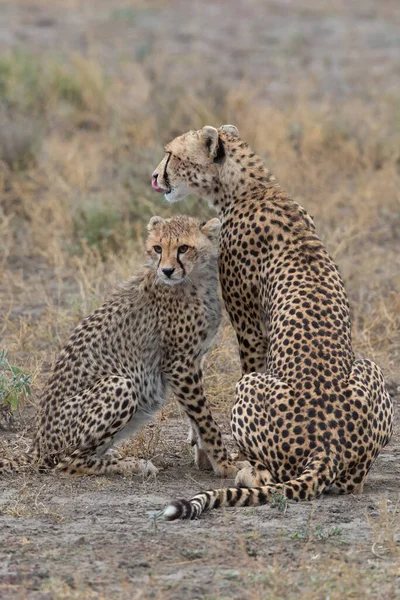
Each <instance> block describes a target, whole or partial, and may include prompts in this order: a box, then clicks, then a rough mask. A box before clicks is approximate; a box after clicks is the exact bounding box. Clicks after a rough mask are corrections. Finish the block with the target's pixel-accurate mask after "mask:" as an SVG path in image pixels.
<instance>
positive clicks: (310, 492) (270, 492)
mask: <svg viewBox="0 0 400 600" xmlns="http://www.w3.org/2000/svg"><path fill="white" fill-rule="evenodd" d="M328 461H329V459H328V460H327V459H326V458H325V460H324V459H322V460H318V461H316V462H313V464H310V465H309V466H307V467H306V468H305V469H304V471H303V473H302V474H301V475H299V476H298V477H297V478H296V479H292V480H290V481H287V482H285V483H270V484H267V485H263V486H260V487H237V488H235V487H233V488H222V489H216V490H209V491H207V492H201V493H199V494H196V496H193V498H191V499H190V500H185V499H180V500H174V501H173V502H171V503H170V504H169V505H168V506H167V507H166V508H165V509H164V510H162V511H160V512H158V513H157V515H156V518H158V519H164V520H165V521H175V520H177V519H186V520H189V519H197V518H198V517H200V515H202V513H204V512H206V511H209V510H212V509H213V508H223V507H242V506H261V505H263V504H268V503H272V504H274V505H275V506H279V505H281V502H282V501H283V503H285V502H286V500H295V501H296V502H297V501H299V500H314V499H315V498H318V496H320V495H321V494H322V492H323V491H324V489H325V488H326V487H327V485H328V484H329V483H330V482H331V481H332V480H333V477H332V473H331V472H330V469H329V468H328V464H327V462H328Z"/></svg>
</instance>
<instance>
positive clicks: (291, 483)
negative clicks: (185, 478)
mask: <svg viewBox="0 0 400 600" xmlns="http://www.w3.org/2000/svg"><path fill="white" fill-rule="evenodd" d="M165 151H166V157H167V158H164V159H163V161H161V163H160V165H159V166H158V167H157V169H156V170H155V172H154V174H153V188H154V189H156V190H157V191H162V192H164V193H165V197H166V199H167V200H170V201H175V200H180V199H182V198H183V197H184V196H185V195H186V194H187V193H189V192H195V193H197V194H198V195H200V196H201V197H204V198H206V199H208V201H209V202H210V204H211V205H212V206H214V207H215V208H216V210H217V211H218V215H219V218H220V220H221V222H222V228H221V235H220V257H219V274H220V282H221V286H222V293H223V298H224V301H225V306H226V308H227V310H228V313H229V316H230V319H231V322H232V324H233V326H234V328H235V331H236V335H237V339H238V343H239V351H240V358H241V365H242V371H243V377H242V379H241V380H240V381H239V383H238V385H237V388H236V401H235V404H234V407H233V410H232V417H231V426H232V433H233V436H234V438H235V440H236V442H237V444H238V446H239V448H240V450H241V452H242V453H243V455H244V456H245V458H247V460H248V461H249V462H250V465H251V466H248V467H246V468H244V469H242V470H241V471H240V472H239V473H238V476H237V478H236V485H237V486H238V487H237V488H231V489H221V490H213V491H209V492H204V493H201V494H198V495H197V496H195V497H194V498H192V499H191V500H190V501H186V500H179V501H176V502H174V503H173V504H171V505H170V506H169V507H168V508H167V509H166V510H165V511H164V512H163V516H164V518H166V519H170V520H172V519H177V518H189V519H191V518H195V517H197V516H199V515H200V514H201V513H202V512H203V511H204V510H207V509H210V508H217V507H219V506H247V505H253V506H254V505H258V504H264V503H266V502H268V501H270V499H271V495H273V494H276V493H278V494H282V495H283V496H285V497H286V498H288V499H293V500H306V499H307V500H311V499H313V498H316V497H317V496H319V495H320V494H321V493H322V492H323V491H324V490H326V489H329V488H331V487H332V486H335V487H336V488H338V490H339V491H340V492H341V493H358V492H361V490H362V488H363V485H364V481H365V478H366V476H367V473H368V471H369V470H370V468H371V466H372V464H373V462H374V460H375V458H376V456H377V454H378V452H379V451H380V450H381V448H383V447H384V446H385V445H386V444H387V442H388V441H389V439H390V436H391V433H392V420H393V407H392V401H391V399H390V397H389V395H388V393H387V391H386V389H385V384H384V380H383V376H382V372H381V370H380V368H379V367H378V366H377V365H376V364H374V363H373V362H371V361H369V360H355V356H354V353H353V349H352V343H351V323H350V314H349V305H348V301H347V296H346V292H345V288H344V285H343V281H342V279H341V276H340V274H339V271H338V269H337V267H336V265H335V263H334V262H333V260H332V258H331V257H330V256H329V254H328V252H327V251H326V249H325V248H324V246H323V244H322V242H321V241H320V239H319V237H318V235H317V233H316V230H315V227H314V223H313V220H312V219H311V217H310V216H309V215H308V214H307V212H306V211H305V210H304V208H302V207H301V206H300V205H299V204H297V203H296V202H294V201H293V200H292V199H291V198H290V197H288V195H287V194H286V193H285V192H284V190H283V189H282V188H281V187H280V186H279V185H278V184H277V183H276V181H275V178H274V177H273V176H272V175H271V174H270V173H269V171H268V170H267V169H266V167H265V166H264V165H263V163H262V161H261V160H260V158H259V157H257V156H256V155H255V153H254V152H253V151H252V150H251V148H250V147H249V146H248V144H247V143H246V142H244V141H242V140H241V139H240V137H239V134H238V131H237V129H236V128H235V127H234V126H232V125H227V126H223V127H221V128H220V129H219V130H216V129H214V128H213V127H204V128H203V129H202V130H200V131H191V132H189V133H187V134H184V135H182V136H180V137H178V138H176V139H175V140H173V141H172V142H171V143H170V144H168V145H167V147H166V149H165ZM217 157H218V160H216V158H217ZM167 160H168V164H167ZM166 180H167V181H168V187H167V186H166V184H165V181H166Z"/></svg>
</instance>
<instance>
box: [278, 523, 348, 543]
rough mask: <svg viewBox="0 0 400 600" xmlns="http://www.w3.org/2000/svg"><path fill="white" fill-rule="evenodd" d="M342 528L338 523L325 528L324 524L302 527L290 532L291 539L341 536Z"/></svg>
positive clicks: (322, 538) (306, 539) (307, 539)
mask: <svg viewBox="0 0 400 600" xmlns="http://www.w3.org/2000/svg"><path fill="white" fill-rule="evenodd" d="M341 533H342V528H341V527H338V526H337V525H335V526H333V527H328V528H325V527H323V525H321V524H319V525H315V527H300V528H299V529H295V530H294V531H292V532H291V533H290V534H289V537H290V539H291V540H304V541H310V540H327V539H329V538H340V535H341Z"/></svg>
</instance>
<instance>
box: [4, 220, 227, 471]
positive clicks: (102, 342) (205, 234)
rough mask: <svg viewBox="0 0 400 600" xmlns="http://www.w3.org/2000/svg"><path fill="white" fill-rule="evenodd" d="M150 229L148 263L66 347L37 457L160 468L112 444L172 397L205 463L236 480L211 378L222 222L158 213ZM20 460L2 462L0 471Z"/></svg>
mask: <svg viewBox="0 0 400 600" xmlns="http://www.w3.org/2000/svg"><path fill="white" fill-rule="evenodd" d="M148 230H149V235H148V239H147V255H148V264H147V265H146V266H145V267H144V268H143V269H141V270H140V271H139V272H138V273H137V274H136V275H135V276H134V277H132V278H131V279H130V280H129V281H127V282H126V283H124V284H122V285H120V286H119V287H118V289H117V290H116V291H115V292H114V293H113V295H112V296H111V297H110V298H109V299H108V300H107V301H106V302H105V303H104V304H103V305H102V306H101V307H100V308H98V309H97V310H96V311H95V312H94V313H93V314H92V315H90V316H88V317H86V318H85V319H84V320H83V321H82V323H81V324H80V325H79V326H78V327H77V328H76V329H75V331H74V333H73V334H72V336H71V337H70V339H69V341H68V342H67V344H66V345H65V346H64V348H63V350H62V352H61V355H60V357H59V359H58V361H57V363H56V365H55V367H54V371H53V373H52V375H51V377H50V379H49V381H48V383H47V385H46V387H45V390H44V394H43V397H42V400H41V405H40V409H39V412H38V419H37V433H36V437H35V439H34V444H33V450H32V453H31V454H32V456H31V458H32V459H36V461H37V463H38V465H39V466H41V467H43V468H54V467H56V468H57V470H59V471H63V472H68V473H70V474H75V473H77V474H83V473H85V474H102V473H112V472H114V473H126V472H137V471H139V470H144V472H146V473H149V472H150V473H154V472H155V471H156V470H157V469H156V468H155V467H154V466H153V465H152V464H151V463H149V462H146V461H139V460H137V459H134V458H125V459H122V458H121V456H120V455H119V454H118V452H116V451H115V450H113V449H112V445H113V443H114V442H117V441H119V440H121V439H122V438H123V437H125V436H127V435H131V434H133V433H135V432H137V431H138V430H139V429H140V428H141V427H142V426H143V424H144V423H146V422H148V421H149V420H150V419H151V418H152V417H153V416H154V414H155V413H156V411H158V410H159V409H160V408H161V407H162V406H163V404H164V403H165V401H166V399H167V397H168V394H169V393H173V394H175V395H176V397H177V399H178V401H179V402H180V404H181V405H182V407H183V408H184V410H185V412H186V414H187V415H188V417H189V420H190V422H191V424H192V426H193V429H194V432H193V435H192V441H193V444H196V447H197V445H198V446H199V447H200V448H201V449H202V451H200V452H198V453H197V458H198V462H203V463H204V456H202V453H203V454H204V453H206V456H208V458H209V459H210V461H211V464H212V466H213V467H214V470H215V472H217V473H219V474H220V475H222V476H228V475H230V476H233V475H235V474H236V472H237V469H236V467H234V466H233V464H232V463H231V462H230V460H229V459H228V455H227V451H226V449H225V446H224V444H223V441H222V437H221V433H220V430H219V428H218V426H217V424H216V423H215V421H214V419H213V417H212V415H211V412H210V410H209V407H208V405H207V402H206V398H205V395H204V389H203V378H202V362H203V359H204V356H205V354H206V353H207V351H208V350H209V348H210V345H211V343H212V340H213V338H214V336H215V334H216V332H217V329H218V327H219V323H220V301H219V298H218V290H217V283H218V273H217V255H218V234H219V230H220V222H219V220H218V219H212V220H211V221H209V222H208V223H203V224H201V223H200V222H199V221H197V220H196V219H192V218H190V217H184V216H178V217H174V218H171V219H162V218H161V217H153V218H152V219H151V220H150V222H149V225H148ZM15 462H16V463H18V460H16V461H15ZM19 462H20V463H23V462H25V461H24V459H23V458H22V459H20V461H19ZM13 466H14V467H15V466H18V465H15V464H14V465H13V464H10V463H7V461H5V460H3V461H0V470H3V471H5V470H7V469H8V468H10V467H13Z"/></svg>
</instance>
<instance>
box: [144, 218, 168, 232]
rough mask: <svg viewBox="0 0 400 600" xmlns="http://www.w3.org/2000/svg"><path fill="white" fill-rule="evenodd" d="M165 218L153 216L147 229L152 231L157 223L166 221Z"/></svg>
mask: <svg viewBox="0 0 400 600" xmlns="http://www.w3.org/2000/svg"><path fill="white" fill-rule="evenodd" d="M164 221H165V219H163V218H162V217H151V219H150V221H149V222H148V224H147V231H151V230H152V229H153V227H154V226H155V225H158V224H159V223H164Z"/></svg>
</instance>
